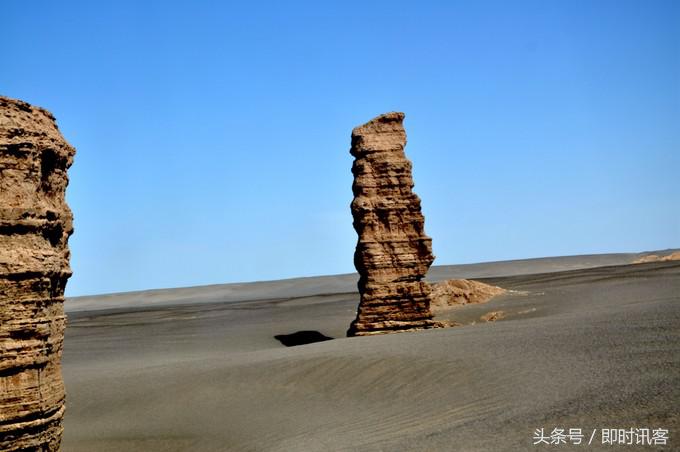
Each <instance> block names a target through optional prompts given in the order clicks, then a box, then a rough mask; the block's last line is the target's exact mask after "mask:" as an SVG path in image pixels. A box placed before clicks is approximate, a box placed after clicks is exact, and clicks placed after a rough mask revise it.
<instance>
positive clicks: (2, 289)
mask: <svg viewBox="0 0 680 452" xmlns="http://www.w3.org/2000/svg"><path fill="white" fill-rule="evenodd" d="M74 154H75V149H74V148H73V147H71V146H70V145H69V144H68V143H67V142H66V141H65V140H64V138H63V137H62V135H61V133H60V132H59V129H58V128H57V125H56V123H55V119H54V117H53V116H52V114H50V113H49V112H48V111H46V110H44V109H42V108H38V107H34V106H32V105H30V104H27V103H25V102H22V101H19V100H13V99H9V98H6V97H0V450H3V451H23V450H31V451H33V450H39V451H56V450H59V447H60V442H61V435H62V417H63V414H64V384H63V381H62V376H61V354H62V344H63V338H64V327H65V324H66V317H65V315H64V306H63V302H64V288H65V285H66V281H67V280H68V278H69V277H70V276H71V269H70V267H69V257H70V255H69V249H68V238H69V236H70V235H71V233H72V231H73V226H72V224H73V222H72V214H71V211H70V209H69V208H68V206H67V205H66V201H65V199H64V194H65V190H66V186H67V184H68V177H67V174H66V172H67V170H68V168H69V167H70V166H71V163H72V161H73V156H74Z"/></svg>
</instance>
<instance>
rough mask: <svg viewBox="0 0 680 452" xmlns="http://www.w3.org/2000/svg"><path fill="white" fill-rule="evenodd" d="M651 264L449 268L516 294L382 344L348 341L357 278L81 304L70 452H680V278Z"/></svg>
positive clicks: (71, 315) (610, 257)
mask: <svg viewBox="0 0 680 452" xmlns="http://www.w3.org/2000/svg"><path fill="white" fill-rule="evenodd" d="M672 251H673V250H665V251H655V252H654V253H653V254H654V255H657V256H660V257H661V258H663V257H664V256H667V255H670V254H671V252H672ZM650 254H652V253H641V254H637V253H629V254H601V255H588V256H569V257H555V258H541V259H527V260H518V261H505V262H491V263H481V264H469V265H454V266H434V267H432V268H431V269H430V272H429V273H428V279H429V280H430V281H441V280H444V279H449V278H473V279H475V280H479V281H482V282H485V283H488V284H492V285H496V286H500V287H502V288H504V289H507V292H506V293H504V294H502V295H499V296H497V297H494V298H493V299H491V300H490V301H488V302H487V303H483V304H469V305H465V306H460V307H453V308H451V309H446V310H440V311H438V312H437V313H436V317H435V320H438V321H448V322H456V323H457V324H459V326H455V327H450V328H436V329H428V330H422V331H414V332H404V333H397V334H385V335H377V336H368V337H352V338H347V337H346V332H347V328H348V326H349V325H350V322H351V321H352V320H353V319H354V317H355V315H356V308H357V304H358V300H359V294H358V292H357V290H356V281H357V275H355V274H347V275H336V276H320V277H310V278H297V279H289V280H281V281H268V282H254V283H243V284H224V285H213V286H202V287H191V288H177V289H163V290H152V291H144V292H129V293H121V294H111V295H100V296H92V297H78V298H70V299H67V301H66V311H67V314H68V319H69V320H68V328H67V329H66V339H65V346H64V354H63V374H64V379H65V383H66V390H67V411H66V417H65V425H64V427H65V429H64V439H63V449H64V450H65V451H95V450H96V451H128V450H144V451H185V450H201V451H414V450H416V451H432V450H461V451H504V450H508V451H510V450H513V451H515V450H555V448H558V449H565V450H567V449H574V450H580V449H581V448H583V449H586V450H615V449H616V447H624V446H611V445H605V444H602V443H601V442H600V436H599V435H600V430H601V429H608V428H622V429H623V428H626V429H629V428H649V429H656V428H663V429H667V430H668V431H669V437H668V438H669V440H668V443H667V445H665V446H664V445H657V446H644V447H643V446H637V447H636V446H625V447H624V449H625V450H639V447H642V449H644V450H677V445H678V439H677V434H678V432H679V431H680V428H679V427H680V414H679V411H680V410H679V408H678V407H680V261H673V260H668V261H660V260H657V259H645V258H646V256H649V255H650ZM645 260H652V262H643V263H636V264H633V262H636V261H637V262H640V261H645ZM485 319H487V320H488V319H491V320H492V321H487V320H485ZM298 332H307V333H303V334H297V335H296V334H295V333H298ZM277 337H278V339H277ZM300 338H301V340H299V341H298V342H308V341H313V340H318V339H326V340H323V341H318V342H311V343H306V344H303V345H297V346H285V345H283V342H288V343H290V342H291V341H292V342H296V340H298V339H300ZM286 339H290V340H288V341H286ZM541 428H542V429H544V430H545V431H546V433H548V432H550V431H551V430H552V429H554V428H565V429H569V428H580V429H582V430H583V431H584V433H585V434H586V438H585V439H584V444H581V445H579V446H575V445H573V444H572V445H569V444H567V445H564V444H562V445H559V446H556V445H540V444H539V445H534V442H535V440H534V433H535V431H536V429H541ZM594 429H596V436H595V437H594V438H595V439H594V441H592V443H591V444H590V445H586V444H585V442H588V439H589V438H588V436H590V433H591V432H592V431H593V430H594ZM626 447H627V448H626ZM674 448H675V449H674Z"/></svg>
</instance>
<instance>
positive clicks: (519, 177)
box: [0, 0, 680, 295]
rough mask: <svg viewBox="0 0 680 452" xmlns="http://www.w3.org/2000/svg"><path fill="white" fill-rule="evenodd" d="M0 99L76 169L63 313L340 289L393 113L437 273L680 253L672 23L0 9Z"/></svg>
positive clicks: (541, 5) (64, 6)
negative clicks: (371, 151) (73, 302)
mask: <svg viewBox="0 0 680 452" xmlns="http://www.w3.org/2000/svg"><path fill="white" fill-rule="evenodd" d="M0 16H1V17H2V27H0V52H1V53H0V54H1V55H2V59H1V60H0V93H2V94H4V95H7V96H10V97H15V98H21V99H24V100H26V101H28V102H31V103H34V104H37V105H40V106H43V107H45V108H48V109H49V110H51V111H52V112H53V113H54V114H55V115H56V117H57V119H58V123H59V126H60V128H61V130H62V132H63V134H64V135H65V137H66V138H67V139H68V140H69V141H70V142H71V143H72V144H73V145H74V146H75V147H76V148H77V150H78V153H77V155H76V160H75V164H74V165H73V167H72V170H71V172H70V175H71V184H70V186H69V190H68V201H69V203H70V205H71V206H72V209H73V211H74V213H75V226H76V231H75V234H74V235H73V236H72V238H71V249H72V253H73V254H72V267H73V270H74V276H73V278H72V279H71V281H70V283H69V286H68V290H67V294H69V295H84V294H94V293H105V292H117V291H127V290H135V289H147V288H159V287H178V286H187V285H200V284H210V283H224V282H234V281H250V280H265V279H277V278H286V277H294V276H308V275H309V276H311V275H320V274H332V273H343V272H350V271H353V263H352V254H353V251H354V246H355V243H356V235H355V232H354V230H353V229H352V220H351V215H350V212H349V203H350V201H351V198H352V193H351V184H352V176H351V173H350V167H351V164H352V158H351V156H350V155H349V152H348V150H349V144H350V133H351V129H352V128H353V127H354V126H356V125H359V124H361V123H363V122H365V121H367V120H369V119H371V118H372V117H374V116H376V115H378V114H380V113H383V112H387V111H391V110H398V111H404V112H405V113H406V115H407V116H406V123H405V124H406V128H407V133H408V136H409V144H408V146H407V155H408V156H409V157H410V158H411V159H412V160H413V162H414V178H415V183H416V187H415V190H416V192H417V193H418V194H419V195H420V197H421V198H422V200H423V210H424V213H425V215H426V230H427V232H428V234H429V235H431V236H432V238H433V240H434V242H433V243H434V251H435V254H436V255H437V260H436V264H454V263H466V262H479V261H492V260H503V259H514V258H526V257H538V256H553V255H567V254H583V253H605V252H625V251H641V250H651V249H660V248H668V247H680V2H677V1H656V0H650V1H643V0H638V1H603V0H597V1H572V0H568V1H567V0H565V1H512V2H511V1H498V2H489V1H479V2H472V1H469V2H462V1H461V2H454V1H449V2H427V1H423V2H399V1H389V2H365V1H357V2H350V1H342V2H340V1H338V2H318V1H308V2H218V1H211V2H209V1H191V2H189V1H182V2H180V1H146V2H144V1H115V2H114V1H111V2H96V1H82V2H75V1H60V2H55V1H42V2H40V1H35V2H26V1H16V0H9V1H8V0H5V1H3V2H2V6H1V9H0Z"/></svg>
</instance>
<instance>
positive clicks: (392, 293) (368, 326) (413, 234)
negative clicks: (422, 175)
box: [348, 112, 435, 336]
mask: <svg viewBox="0 0 680 452" xmlns="http://www.w3.org/2000/svg"><path fill="white" fill-rule="evenodd" d="M403 120H404V114H403V113H396V112H393V113H386V114H384V115H381V116H378V117H377V118H374V119H372V120H371V121H369V122H367V123H366V124H364V125H362V126H359V127H357V128H355V129H354V130H353V131H352V148H351V150H350V153H351V154H352V155H353V156H354V157H355V160H354V165H353V166H352V173H353V174H354V184H353V186H352V190H353V192H354V200H353V201H352V205H351V208H352V215H353V217H354V228H355V229H356V231H357V234H358V235H359V240H358V243H357V247H356V251H355V253H354V264H355V266H356V269H357V271H358V272H359V276H360V279H359V292H360V293H361V302H360V304H359V309H358V312H357V317H356V319H355V320H354V322H352V324H351V326H350V328H349V331H348V335H349V336H362V335H369V334H380V333H389V332H395V331H404V330H411V329H420V328H431V327H433V326H435V323H434V322H433V321H432V313H431V312H430V286H429V284H428V283H426V282H425V281H423V280H422V279H423V278H424V277H425V274H426V273H427V270H428V268H429V267H430V265H431V264H432V262H433V261H434V256H433V255H432V240H431V239H430V238H429V237H428V236H427V235H425V230H424V223H425V221H424V218H423V215H422V213H421V208H420V198H418V196H417V195H416V194H415V193H414V192H413V190H412V189H413V178H412V176H411V162H410V161H409V160H408V159H407V158H406V155H405V154H404V147H405V146H406V132H405V131H404V126H403Z"/></svg>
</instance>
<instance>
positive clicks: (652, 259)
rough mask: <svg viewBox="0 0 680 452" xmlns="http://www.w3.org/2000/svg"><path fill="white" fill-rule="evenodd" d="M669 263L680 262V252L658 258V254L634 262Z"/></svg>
mask: <svg viewBox="0 0 680 452" xmlns="http://www.w3.org/2000/svg"><path fill="white" fill-rule="evenodd" d="M669 261H680V251H676V252H674V253H671V254H669V255H667V256H658V255H656V254H648V255H647V256H643V257H641V258H639V259H637V260H634V261H633V263H634V264H645V263H647V262H669Z"/></svg>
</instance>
